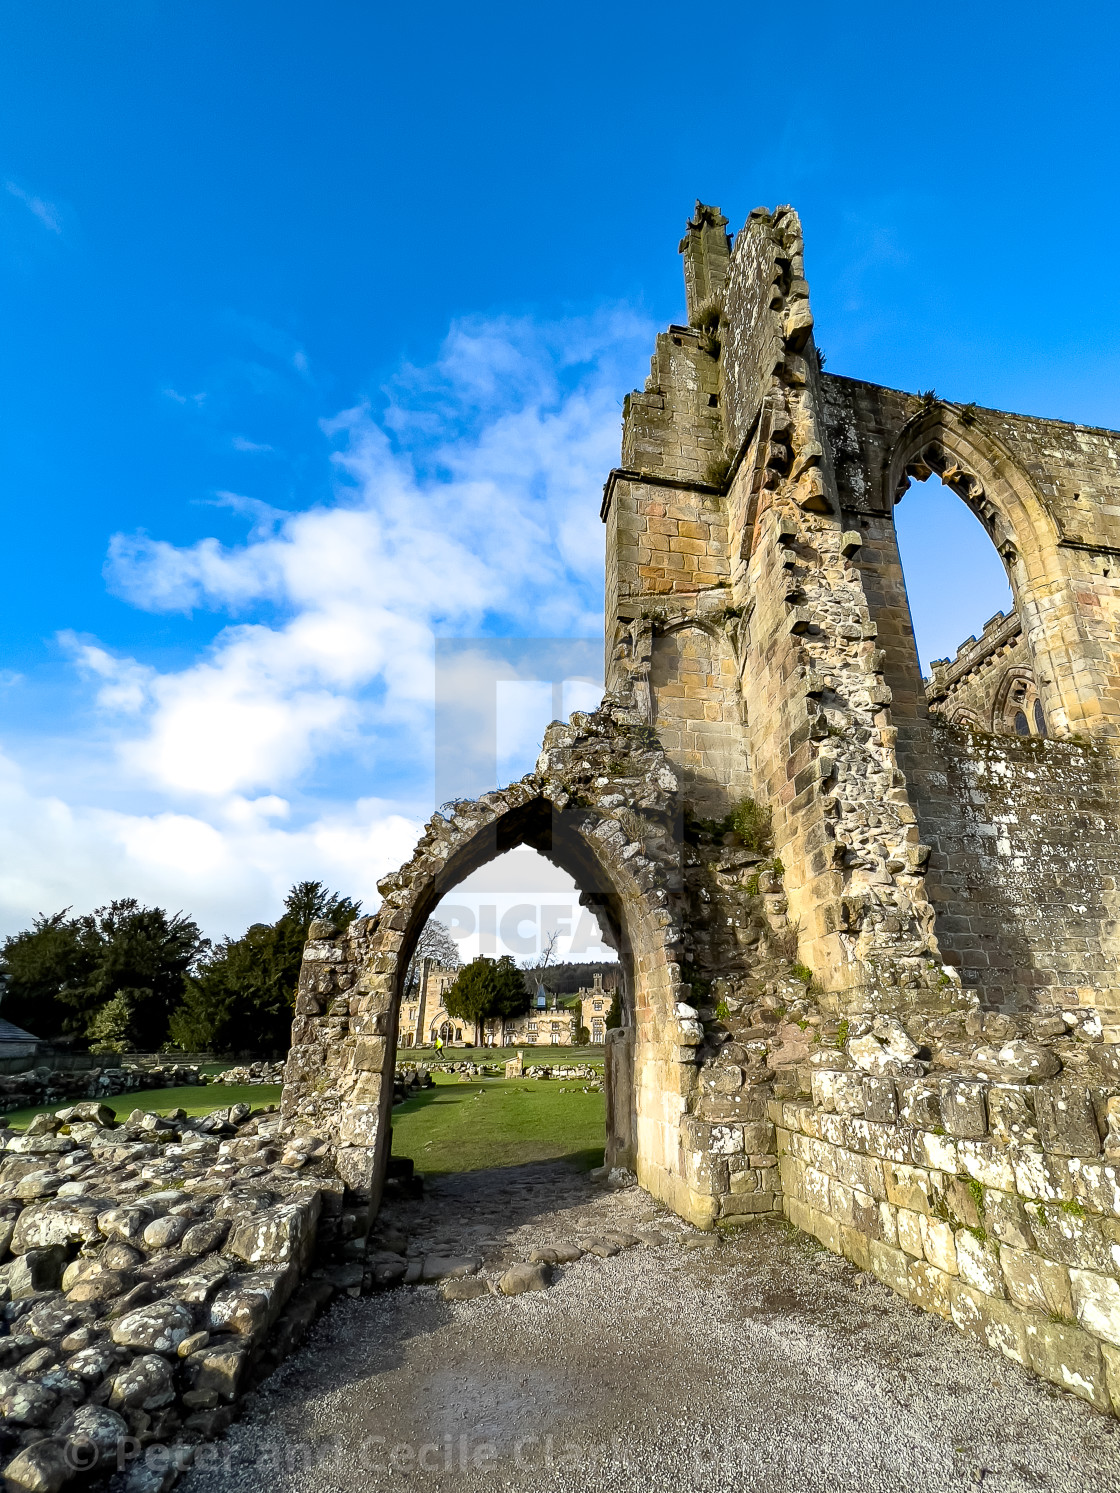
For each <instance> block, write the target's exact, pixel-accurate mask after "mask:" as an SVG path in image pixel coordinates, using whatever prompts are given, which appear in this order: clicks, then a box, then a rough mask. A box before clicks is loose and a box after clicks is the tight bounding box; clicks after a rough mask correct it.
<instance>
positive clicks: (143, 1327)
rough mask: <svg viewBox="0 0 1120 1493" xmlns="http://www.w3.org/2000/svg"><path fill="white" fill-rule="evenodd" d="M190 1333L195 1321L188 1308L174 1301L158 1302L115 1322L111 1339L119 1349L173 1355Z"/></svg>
mask: <svg viewBox="0 0 1120 1493" xmlns="http://www.w3.org/2000/svg"><path fill="white" fill-rule="evenodd" d="M193 1331H194V1317H193V1315H192V1313H191V1311H190V1309H189V1307H186V1306H184V1305H183V1304H182V1303H181V1302H177V1301H157V1302H153V1303H152V1305H151V1306H142V1307H140V1308H139V1309H138V1310H137V1311H134V1312H129V1313H128V1314H127V1315H126V1316H123V1317H121V1318H119V1319H118V1320H117V1321H116V1322H114V1323H113V1328H112V1338H113V1342H114V1343H116V1344H117V1345H118V1346H119V1347H122V1348H145V1349H150V1350H151V1351H153V1352H156V1353H173V1352H175V1350H176V1349H177V1348H178V1346H179V1344H180V1343H181V1342H182V1341H183V1339H184V1338H186V1337H189V1336H190V1334H191V1333H192V1332H193Z"/></svg>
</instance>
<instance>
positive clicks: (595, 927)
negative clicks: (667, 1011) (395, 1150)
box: [397, 845, 620, 1058]
mask: <svg viewBox="0 0 1120 1493" xmlns="http://www.w3.org/2000/svg"><path fill="white" fill-rule="evenodd" d="M584 890H586V888H581V887H580V886H579V885H578V884H577V882H576V881H575V880H574V878H573V877H572V876H571V875H570V874H569V873H568V872H566V871H564V870H563V869H562V868H561V867H560V866H558V865H557V864H555V862H554V861H552V860H550V859H549V858H547V857H546V856H543V855H541V854H540V853H539V852H538V851H536V850H534V849H532V848H531V847H530V846H528V845H523V846H520V847H518V848H516V849H513V850H507V851H505V852H504V853H502V854H500V855H498V856H496V857H495V858H494V859H493V860H492V861H489V862H487V863H486V864H485V865H484V866H482V867H479V868H478V869H476V870H475V871H473V872H471V873H470V874H468V875H467V876H466V877H465V878H464V880H463V881H461V882H459V883H458V885H457V886H455V887H453V888H452V889H451V890H449V891H447V892H446V893H445V894H444V895H443V897H442V898H441V900H440V901H439V902H438V903H437V905H436V907H435V910H434V912H433V913H432V916H431V920H430V921H429V923H428V924H427V925H426V926H425V928H424V930H423V932H422V934H421V937H420V940H419V943H418V945H417V949H416V952H415V953H414V954H413V957H412V960H411V963H410V966H409V970H408V974H407V976H406V984H405V988H404V991H403V994H402V999H401V1006H400V1018H399V1027H398V1037H397V1045H398V1047H400V1048H408V1047H414V1046H417V1045H419V1046H430V1045H431V1040H430V1033H431V1031H432V1030H433V1029H435V1028H436V1027H438V1025H439V1022H440V1020H441V1018H442V1017H443V1016H444V1015H446V1014H447V1013H446V1008H445V999H446V996H447V993H448V991H449V990H450V989H451V988H452V987H453V985H454V983H455V981H456V979H457V977H458V974H459V971H460V970H461V969H462V968H463V967H464V966H465V965H468V964H470V963H471V961H472V960H475V959H477V958H480V957H481V958H485V959H491V960H501V959H508V960H510V961H512V963H513V964H514V965H516V966H517V967H518V968H519V969H520V970H521V972H522V976H523V979H524V981H525V992H524V1000H523V1004H522V1006H521V1007H520V1008H519V1009H516V1010H514V1009H512V1008H510V1009H505V1008H503V1010H502V1011H501V1012H497V1013H491V1014H490V1015H489V1016H486V1017H483V1018H481V1019H480V1020H478V1021H477V1022H470V1023H466V1024H465V1025H464V1026H463V1027H462V1028H461V1030H460V1031H457V1032H456V1033H455V1035H454V1037H453V1041H454V1043H455V1045H457V1046H458V1045H461V1046H462V1047H464V1048H465V1049H471V1048H481V1049H486V1050H491V1051H492V1050H495V1049H497V1050H501V1051H502V1052H503V1054H504V1056H505V1057H506V1058H513V1057H515V1055H516V1052H517V1051H518V1050H520V1049H524V1048H529V1049H531V1048H534V1047H540V1046H550V1047H565V1048H573V1049H574V1048H577V1047H579V1046H580V1045H582V1044H583V1043H584V1042H586V1041H587V1039H588V1038H587V1037H582V1036H581V1033H582V1032H583V1030H584V1028H586V1029H587V1034H588V1037H591V1040H595V1039H594V1037H592V1036H591V1029H592V1020H593V1018H594V1016H595V1015H597V1014H598V1015H601V1014H602V1012H603V1011H605V1010H606V1009H607V1007H608V1006H609V1002H610V999H611V994H613V991H614V989H615V987H616V986H617V984H618V981H619V975H620V965H619V962H618V955H617V953H616V950H615V948H614V947H613V945H612V944H611V942H610V941H609V938H608V935H607V934H606V933H605V932H604V929H603V927H602V925H601V923H600V917H599V914H598V912H597V910H596V908H595V906H594V903H592V905H591V906H585V905H584V904H583V901H581V896H582V892H583V891H584ZM425 960H426V961H427V962H426V963H425ZM604 980H605V981H606V985H607V988H606V990H604V989H603V988H602V987H603V982H604ZM596 985H598V987H599V988H598V990H596V988H595V987H596ZM538 1005H539V1006H542V1007H547V1010H544V1009H542V1010H539V1011H538V1009H537V1007H538ZM599 1025H600V1028H601V1027H602V1022H600V1024H599ZM444 1040H446V1038H444ZM597 1041H598V1045H599V1046H601V1045H602V1042H603V1035H602V1031H601V1030H600V1032H599V1036H598V1039H597ZM558 1056H562V1055H558ZM600 1056H601V1054H600Z"/></svg>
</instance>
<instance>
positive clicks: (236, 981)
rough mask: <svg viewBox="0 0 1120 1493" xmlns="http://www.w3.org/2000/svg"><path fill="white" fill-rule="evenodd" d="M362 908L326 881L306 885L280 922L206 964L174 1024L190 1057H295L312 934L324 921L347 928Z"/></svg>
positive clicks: (291, 896) (235, 942)
mask: <svg viewBox="0 0 1120 1493" xmlns="http://www.w3.org/2000/svg"><path fill="white" fill-rule="evenodd" d="M360 907H361V903H360V902H353V901H351V899H350V898H349V897H343V896H340V895H338V894H337V893H335V892H329V891H327V889H326V887H324V886H323V884H322V882H319V881H301V882H299V883H298V884H297V885H296V886H294V887H293V888H292V889H291V891H290V892H289V893H288V895H287V897H286V898H285V899H284V911H283V914H282V915H281V916H280V917H279V918H278V919H277V920H276V922H275V923H254V924H253V925H252V927H250V928H249V929H248V930H247V931H246V932H245V933H243V934H242V936H241V937H240V938H225V939H223V940H222V942H221V943H220V944H218V945H217V947H216V948H215V949H214V951H213V953H212V954H211V955H210V956H209V958H207V959H205V960H203V962H202V963H201V965H200V966H199V969H198V972H197V975H196V976H195V978H194V979H193V980H192V981H191V983H190V987H189V989H188V991H187V994H186V998H185V999H184V1001H183V1003H182V1005H181V1006H180V1007H179V1009H178V1010H177V1011H176V1012H175V1014H174V1016H173V1017H172V1018H171V1037H172V1040H173V1041H174V1043H175V1045H176V1046H177V1047H180V1048H182V1049H183V1050H185V1051H187V1052H220V1053H234V1052H245V1053H253V1054H256V1055H261V1056H264V1055H268V1056H279V1055H282V1054H283V1053H285V1052H287V1050H288V1047H289V1045H290V1043H291V1038H292V1017H293V1015H294V1014H295V1000H296V986H297V985H298V983H299V970H300V964H301V963H302V961H303V947H304V944H305V943H306V942H307V930H308V928H309V927H310V925H311V923H312V922H314V921H315V919H316V918H323V919H326V920H327V921H328V922H331V923H333V924H334V925H335V927H336V928H345V927H346V926H347V924H348V923H350V922H351V921H352V920H353V919H354V918H355V917H356V916H357V915H358V911H359V909H360Z"/></svg>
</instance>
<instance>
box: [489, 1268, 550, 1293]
mask: <svg viewBox="0 0 1120 1493" xmlns="http://www.w3.org/2000/svg"><path fill="white" fill-rule="evenodd" d="M551 1284H552V1267H551V1266H550V1265H546V1264H543V1263H540V1264H535V1265H511V1266H510V1268H509V1269H508V1270H507V1271H506V1273H505V1274H504V1275H503V1276H502V1278H501V1280H499V1282H498V1290H499V1291H501V1293H502V1295H503V1296H520V1295H522V1294H523V1293H524V1292H525V1291H546V1290H547V1289H548V1287H549V1286H550V1285H551Z"/></svg>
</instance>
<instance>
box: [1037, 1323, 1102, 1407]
mask: <svg viewBox="0 0 1120 1493" xmlns="http://www.w3.org/2000/svg"><path fill="white" fill-rule="evenodd" d="M1026 1335H1027V1354H1028V1361H1029V1363H1030V1366H1031V1368H1032V1369H1034V1371H1035V1373H1036V1374H1038V1375H1040V1376H1041V1377H1042V1378H1043V1379H1048V1380H1049V1381H1050V1383H1051V1384H1059V1385H1061V1387H1062V1388H1063V1389H1068V1390H1070V1391H1071V1392H1072V1393H1073V1394H1075V1395H1079V1396H1080V1397H1081V1399H1083V1400H1088V1401H1089V1403H1090V1404H1091V1405H1095V1406H1096V1407H1097V1409H1098V1410H1109V1409H1111V1406H1112V1401H1111V1398H1110V1396H1109V1393H1108V1381H1107V1378H1106V1376H1105V1368H1104V1359H1103V1358H1102V1356H1101V1350H1100V1344H1099V1343H1098V1342H1097V1341H1096V1339H1095V1338H1092V1337H1090V1336H1089V1334H1088V1333H1087V1332H1082V1330H1081V1329H1080V1328H1079V1327H1067V1326H1065V1325H1064V1324H1059V1323H1057V1322H1048V1321H1046V1320H1045V1319H1044V1318H1039V1317H1031V1318H1028V1319H1027V1322H1026Z"/></svg>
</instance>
